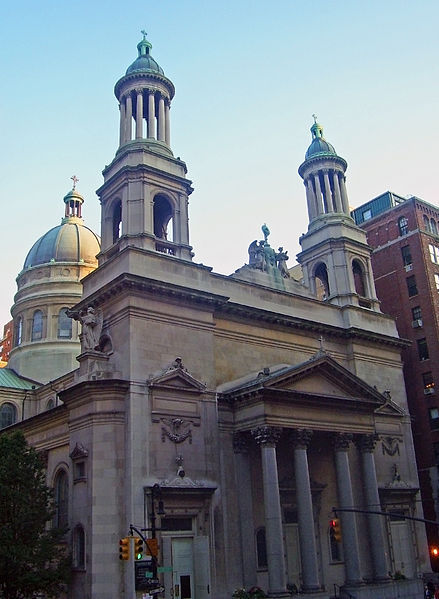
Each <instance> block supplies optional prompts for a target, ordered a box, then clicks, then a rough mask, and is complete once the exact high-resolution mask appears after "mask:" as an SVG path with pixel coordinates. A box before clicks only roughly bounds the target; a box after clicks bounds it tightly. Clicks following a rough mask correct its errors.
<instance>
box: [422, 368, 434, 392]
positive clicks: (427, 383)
mask: <svg viewBox="0 0 439 599" xmlns="http://www.w3.org/2000/svg"><path fill="white" fill-rule="evenodd" d="M422 383H423V385H424V391H427V393H434V380H433V374H432V373H431V372H424V373H423V375H422ZM427 393H426V394H427Z"/></svg>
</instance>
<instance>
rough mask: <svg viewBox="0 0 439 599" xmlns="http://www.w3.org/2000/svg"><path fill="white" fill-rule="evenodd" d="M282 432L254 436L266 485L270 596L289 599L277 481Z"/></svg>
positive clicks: (269, 430)
mask: <svg viewBox="0 0 439 599" xmlns="http://www.w3.org/2000/svg"><path fill="white" fill-rule="evenodd" d="M281 432H282V429H280V428H276V427H270V426H261V427H259V428H257V429H255V430H253V431H252V435H253V437H254V438H255V440H256V442H257V443H258V445H259V446H260V448H261V459H262V484H263V487H264V509H265V534H266V539H267V562H268V586H269V589H268V594H269V596H270V597H288V596H289V593H287V591H286V579H285V557H284V544H283V531H282V513H281V509H280V495H279V481H278V477H277V461H276V444H277V442H278V440H279V438H280V435H281Z"/></svg>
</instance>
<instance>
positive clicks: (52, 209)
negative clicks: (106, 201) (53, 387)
mask: <svg viewBox="0 0 439 599" xmlns="http://www.w3.org/2000/svg"><path fill="white" fill-rule="evenodd" d="M438 21H439V3H438V2H436V1H434V2H433V1H427V0H418V1H417V2H416V3H415V2H412V1H410V2H409V1H407V2H405V1H402V0H401V1H394V0H386V1H384V2H383V1H382V0H381V1H379V2H378V1H375V0H370V1H367V2H364V1H363V2H360V1H356V0H351V1H347V0H339V1H325V2H323V1H317V0H308V2H299V1H295V0H291V1H289V2H288V1H283V0H278V1H277V0H272V1H271V2H262V1H260V0H253V1H252V2H250V1H247V0H234V1H231V0H223V1H222V2H213V1H204V2H202V1H201V0H180V1H177V0H161V1H158V2H154V3H153V2H142V3H137V4H132V5H126V4H125V6H124V5H123V3H122V2H120V0H119V1H118V2H115V1H113V0H106V1H103V0H102V1H101V0H94V1H92V0H88V1H87V2H85V1H82V0H77V1H75V2H67V1H65V0H56V1H48V0H39V1H38V2H35V0H32V1H30V0H22V1H21V2H20V3H17V4H16V5H12V3H11V4H9V6H8V7H6V6H3V9H2V19H1V22H0V48H1V58H2V60H1V64H2V68H1V78H2V94H1V96H0V98H1V99H0V107H1V110H0V127H1V133H2V136H1V139H2V143H1V147H0V159H1V160H0V165H1V167H0V178H1V187H0V193H1V202H2V215H3V218H2V242H3V244H2V250H3V252H2V256H3V260H2V266H1V268H2V281H3V286H2V291H3V292H2V294H1V299H0V325H3V324H4V323H6V322H7V320H8V319H9V308H10V306H11V304H12V302H13V295H14V293H15V277H16V276H17V274H18V273H19V271H20V270H21V268H22V265H23V262H24V259H25V257H26V254H27V252H28V250H29V249H30V247H31V246H32V244H33V243H34V242H35V241H36V240H37V239H38V238H39V237H40V236H41V235H42V234H44V233H45V232H46V231H47V230H48V229H50V228H51V227H53V226H56V225H57V224H59V223H60V220H61V217H62V216H63V202H62V198H63V196H64V195H65V193H66V192H67V191H68V190H69V189H70V187H71V181H70V177H71V176H72V175H73V174H76V175H77V176H78V177H79V179H80V181H79V183H78V190H79V191H80V192H81V193H82V194H83V195H84V197H85V201H86V203H85V205H84V210H83V215H84V218H85V221H86V224H87V226H89V227H91V228H92V229H94V230H96V231H97V232H99V228H100V225H99V218H100V215H99V202H98V200H97V197H96V195H95V190H96V189H97V188H98V187H99V186H100V185H101V183H102V175H101V171H102V169H103V168H104V166H105V165H106V164H109V163H110V162H111V160H112V158H113V157H114V154H115V151H116V149H117V144H118V131H119V122H118V120H119V119H118V107H117V102H116V99H115V97H114V94H113V88H114V84H115V82H116V81H117V80H118V79H119V78H120V77H121V76H122V75H123V74H124V72H125V70H126V68H127V67H128V65H129V64H131V62H133V60H134V59H135V57H136V55H137V50H136V45H137V43H138V41H139V40H140V39H141V35H140V30H141V29H143V28H144V29H146V31H147V32H148V39H149V40H150V42H151V43H152V45H153V48H152V55H153V56H154V58H155V59H156V60H157V62H158V63H159V64H160V65H161V67H162V68H163V69H164V71H165V74H166V75H167V76H168V77H169V78H170V79H171V80H172V81H173V82H174V84H175V87H176V96H175V98H174V101H173V104H172V108H171V146H172V149H173V151H174V154H175V155H176V156H181V158H182V159H183V160H185V161H186V163H187V166H188V177H189V178H190V179H191V180H192V181H193V185H194V188H195V191H194V193H193V194H192V196H191V198H190V227H191V243H192V245H193V247H194V251H195V261H197V262H202V263H204V264H207V265H209V266H212V267H213V268H214V270H216V271H217V272H222V273H226V274H228V273H230V272H233V271H234V270H235V269H236V268H239V267H240V266H242V264H244V262H245V261H246V260H247V247H248V245H249V243H250V242H251V241H253V240H254V239H256V238H260V237H261V232H260V227H261V225H262V223H264V222H266V223H267V224H268V226H269V228H270V230H271V236H270V242H271V244H272V245H273V247H278V246H279V245H283V246H284V248H285V249H288V251H289V254H290V256H291V259H290V263H289V264H290V265H292V264H293V263H294V262H295V254H296V253H297V252H298V251H299V245H298V238H299V236H300V234H301V233H303V232H305V231H306V229H307V216H306V206H305V192H304V187H303V184H302V181H301V179H300V177H299V176H298V174H297V168H298V166H299V165H300V163H301V162H302V161H303V159H304V154H305V151H306V149H307V147H308V145H309V143H310V139H311V137H310V132H309V129H310V126H311V124H312V116H311V115H312V114H313V113H315V114H317V116H318V120H319V122H320V123H321V124H322V125H323V127H324V135H325V137H326V139H328V141H330V142H331V143H332V144H333V145H334V146H335V148H336V150H337V152H338V154H339V155H341V156H343V157H344V158H345V159H346V160H347V162H348V170H347V186H348V193H349V200H350V204H351V205H352V206H353V207H355V206H358V205H360V204H361V203H363V202H366V201H368V200H369V199H371V198H373V197H375V196H377V195H379V194H380V193H382V192H384V191H386V190H387V189H390V190H392V191H395V192H396V193H399V194H401V195H404V196H405V195H409V194H413V195H417V196H419V197H421V198H423V199H424V200H426V201H428V202H431V203H433V204H437V203H439V198H438V193H437V185H436V176H435V175H436V171H437V159H436V147H437V143H438V129H439V125H438V117H437V115H436V111H437V107H438V106H439V101H438V100H439V98H438V96H439V93H438V83H437V75H438V72H437V71H438V68H437V65H438V54H439V52H438V49H439V42H438V36H437V31H436V30H437V23H438Z"/></svg>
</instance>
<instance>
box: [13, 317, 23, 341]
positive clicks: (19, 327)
mask: <svg viewBox="0 0 439 599" xmlns="http://www.w3.org/2000/svg"><path fill="white" fill-rule="evenodd" d="M22 341H23V319H22V318H21V316H19V318H18V321H17V332H16V334H15V345H21V342H22Z"/></svg>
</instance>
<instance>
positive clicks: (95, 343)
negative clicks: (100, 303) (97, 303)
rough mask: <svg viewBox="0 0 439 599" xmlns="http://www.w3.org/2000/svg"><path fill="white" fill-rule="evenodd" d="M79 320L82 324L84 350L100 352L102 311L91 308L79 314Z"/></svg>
mask: <svg viewBox="0 0 439 599" xmlns="http://www.w3.org/2000/svg"><path fill="white" fill-rule="evenodd" d="M79 320H80V322H81V324H82V342H83V350H84V351H89V350H97V351H100V346H99V339H100V337H101V332H102V322H103V318H102V311H101V310H95V309H94V308H93V307H92V306H89V307H88V308H87V309H86V310H82V311H81V312H80V313H79Z"/></svg>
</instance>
